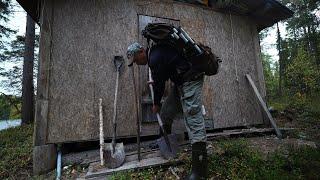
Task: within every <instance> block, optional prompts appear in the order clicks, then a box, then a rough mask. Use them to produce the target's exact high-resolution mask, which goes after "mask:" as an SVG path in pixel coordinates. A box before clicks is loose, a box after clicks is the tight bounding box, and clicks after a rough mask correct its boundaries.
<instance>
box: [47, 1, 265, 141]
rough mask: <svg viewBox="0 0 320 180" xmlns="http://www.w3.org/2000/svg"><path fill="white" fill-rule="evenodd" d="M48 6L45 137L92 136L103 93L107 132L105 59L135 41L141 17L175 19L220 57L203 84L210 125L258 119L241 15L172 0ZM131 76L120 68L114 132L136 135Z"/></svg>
mask: <svg viewBox="0 0 320 180" xmlns="http://www.w3.org/2000/svg"><path fill="white" fill-rule="evenodd" d="M53 8H54V10H53V22H52V27H51V28H52V39H51V40H52V44H53V46H52V50H51V51H52V52H51V53H52V56H51V61H50V62H51V64H50V66H51V69H50V82H49V87H50V90H49V96H48V99H49V101H48V128H49V129H48V142H66V141H81V140H90V139H97V138H98V133H99V131H98V122H99V121H98V119H99V118H98V117H99V116H98V106H97V104H98V99H99V98H103V105H104V106H103V108H104V124H105V127H104V130H105V136H106V137H110V136H111V118H112V114H113V107H112V106H113V100H114V88H115V87H114V86H115V78H116V72H115V69H114V65H113V62H112V60H113V57H114V56H115V55H122V56H124V57H125V53H126V49H127V46H128V45H129V44H131V43H133V42H135V41H138V40H139V38H138V37H139V35H138V33H139V32H138V29H139V27H138V15H141V14H142V15H147V16H156V17H163V18H170V19H176V20H179V21H180V24H181V25H182V26H183V27H184V29H185V30H186V31H187V32H189V33H190V34H191V36H192V37H193V38H194V39H195V40H196V41H200V42H203V43H204V44H208V45H209V46H210V47H211V48H212V49H213V51H214V52H215V53H216V54H217V55H218V56H220V57H222V59H223V64H222V67H221V71H220V73H219V74H218V75H217V76H212V77H206V78H205V86H204V89H203V93H204V98H203V100H204V104H205V107H206V110H207V115H206V118H209V119H213V122H214V125H215V128H223V127H234V126H244V125H252V124H259V123H262V117H261V112H260V109H259V106H257V105H256V104H257V102H256V101H255V100H254V97H253V96H252V93H251V91H250V88H249V86H248V84H247V83H246V80H245V74H247V73H249V74H251V75H252V77H253V79H254V80H255V81H257V82H258V83H257V84H261V79H262V78H261V72H260V74H259V76H258V75H257V74H258V72H259V71H261V68H260V67H257V66H259V65H260V64H259V63H261V62H259V61H257V56H258V54H259V52H257V51H258V48H257V44H256V43H257V42H256V36H257V34H256V32H254V31H253V30H254V29H255V28H256V27H255V25H254V24H252V22H251V21H250V20H249V19H247V18H246V17H242V16H241V17H240V16H234V15H229V14H221V13H218V12H214V11H211V10H209V9H203V8H200V7H196V6H190V5H187V4H183V3H172V2H171V1H142V0H139V1H130V0H128V1H116V0H108V1H104V0H94V1H81V3H78V1H76V0H69V1H62V0H57V1H54V6H53ZM47 53H49V52H47ZM136 72H138V71H136ZM130 74H131V73H130V69H129V68H128V67H127V66H124V67H123V69H122V72H121V75H120V82H119V99H118V104H119V106H118V115H119V116H118V135H119V136H134V135H135V134H136V119H135V116H133V114H134V109H133V103H134V99H133V96H134V94H133V91H132V90H133V86H132V79H131V77H130ZM136 75H137V74H136ZM262 77H263V75H262ZM139 83H140V84H141V83H145V82H139ZM262 83H263V82H262ZM140 86H143V85H140ZM259 88H262V87H259ZM142 126H143V124H142ZM146 128H147V129H148V130H153V132H154V134H157V133H158V128H157V124H152V125H150V124H149V125H148V126H146V127H145V128H144V127H142V130H143V129H146ZM142 134H144V133H143V132H142ZM145 134H148V135H149V134H152V132H149V131H148V132H147V133H145Z"/></svg>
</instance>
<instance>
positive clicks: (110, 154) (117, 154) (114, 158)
mask: <svg viewBox="0 0 320 180" xmlns="http://www.w3.org/2000/svg"><path fill="white" fill-rule="evenodd" d="M103 151H104V152H103V158H104V161H105V165H106V166H107V167H108V168H110V169H114V168H117V167H120V166H121V165H122V164H123V163H124V160H125V158H126V154H125V152H124V146H123V143H117V144H116V145H115V148H114V151H113V147H112V143H107V144H105V147H104V150H103Z"/></svg>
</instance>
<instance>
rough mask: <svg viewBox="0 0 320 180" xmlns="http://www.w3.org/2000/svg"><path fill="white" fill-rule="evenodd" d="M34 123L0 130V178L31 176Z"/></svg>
mask: <svg viewBox="0 0 320 180" xmlns="http://www.w3.org/2000/svg"><path fill="white" fill-rule="evenodd" d="M32 134H33V125H26V126H21V127H16V128H9V129H6V130H2V131H0V159H1V161H0V179H6V178H8V179H21V178H27V177H31V171H32Z"/></svg>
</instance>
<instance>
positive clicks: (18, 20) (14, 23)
mask: <svg viewBox="0 0 320 180" xmlns="http://www.w3.org/2000/svg"><path fill="white" fill-rule="evenodd" d="M14 3H15V5H16V7H15V8H14V14H13V16H12V17H11V20H10V21H9V22H8V25H9V27H10V28H12V29H15V30H17V31H18V33H17V35H24V34H25V31H26V12H25V11H24V10H23V9H22V7H21V6H20V5H19V4H18V3H17V2H16V1H14ZM319 15H320V12H319ZM279 29H280V33H281V36H282V37H284V36H285V34H286V33H285V25H284V24H283V23H280V24H279ZM36 31H39V28H37V29H36ZM276 37H277V31H276V28H275V25H274V26H273V27H271V28H270V30H269V35H268V36H267V37H266V38H265V39H264V40H263V41H262V42H261V48H262V51H264V52H266V53H268V54H270V55H271V56H272V60H273V61H277V60H278V52H277V49H276V46H275V44H276ZM14 65H16V64H13V63H8V62H2V63H0V66H1V67H4V68H11V67H12V66H14ZM20 65H21V66H22V64H20ZM2 80H4V78H2V77H0V81H2ZM0 92H3V93H5V94H12V93H11V92H7V91H6V90H4V89H3V88H2V87H1V86H0Z"/></svg>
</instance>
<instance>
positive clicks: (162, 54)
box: [148, 45, 191, 105]
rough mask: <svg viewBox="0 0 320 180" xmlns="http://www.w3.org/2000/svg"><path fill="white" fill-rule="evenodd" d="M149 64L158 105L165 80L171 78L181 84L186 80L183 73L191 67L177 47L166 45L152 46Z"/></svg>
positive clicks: (155, 101)
mask: <svg viewBox="0 0 320 180" xmlns="http://www.w3.org/2000/svg"><path fill="white" fill-rule="evenodd" d="M148 64H149V67H150V69H151V73H152V78H153V81H154V85H153V88H154V103H155V104H156V105H160V101H161V98H162V96H163V93H164V89H165V82H166V81H167V80H168V79H170V80H171V81H172V82H174V83H175V84H176V85H181V84H182V83H183V82H184V79H183V75H184V74H185V73H186V72H187V71H188V70H189V69H190V67H191V66H190V64H189V63H188V62H187V60H186V59H185V58H184V57H183V56H181V54H180V53H179V52H178V51H177V50H176V49H174V48H172V47H169V46H166V45H157V46H153V47H152V49H151V50H150V52H149V55H148Z"/></svg>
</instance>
